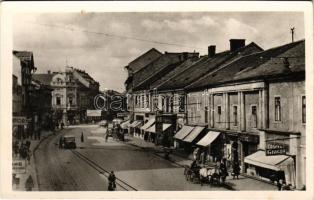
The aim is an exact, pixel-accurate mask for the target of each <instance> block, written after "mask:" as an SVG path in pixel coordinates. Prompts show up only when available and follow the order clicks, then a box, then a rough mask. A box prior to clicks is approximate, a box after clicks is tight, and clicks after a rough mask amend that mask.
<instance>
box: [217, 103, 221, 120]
mask: <svg viewBox="0 0 314 200" xmlns="http://www.w3.org/2000/svg"><path fill="white" fill-rule="evenodd" d="M217 112H218V122H220V120H221V106H217Z"/></svg>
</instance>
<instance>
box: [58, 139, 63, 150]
mask: <svg viewBox="0 0 314 200" xmlns="http://www.w3.org/2000/svg"><path fill="white" fill-rule="evenodd" d="M62 145H63V138H62V137H60V138H59V149H62Z"/></svg>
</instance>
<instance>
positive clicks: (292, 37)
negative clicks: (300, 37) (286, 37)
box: [290, 27, 295, 42]
mask: <svg viewBox="0 0 314 200" xmlns="http://www.w3.org/2000/svg"><path fill="white" fill-rule="evenodd" d="M294 29H295V28H294V27H292V28H290V30H291V39H292V42H294Z"/></svg>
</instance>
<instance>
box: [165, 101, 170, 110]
mask: <svg viewBox="0 0 314 200" xmlns="http://www.w3.org/2000/svg"><path fill="white" fill-rule="evenodd" d="M169 106H170V102H169V97H166V112H169Z"/></svg>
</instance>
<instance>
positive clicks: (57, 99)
mask: <svg viewBox="0 0 314 200" xmlns="http://www.w3.org/2000/svg"><path fill="white" fill-rule="evenodd" d="M56 104H57V105H58V106H59V105H61V98H60V97H57V98H56Z"/></svg>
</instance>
